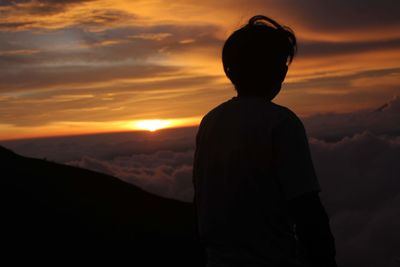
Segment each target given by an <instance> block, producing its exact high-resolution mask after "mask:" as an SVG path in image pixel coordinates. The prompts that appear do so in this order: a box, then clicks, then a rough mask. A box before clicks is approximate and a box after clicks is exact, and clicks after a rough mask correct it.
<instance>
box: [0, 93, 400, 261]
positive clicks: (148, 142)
mask: <svg viewBox="0 0 400 267" xmlns="http://www.w3.org/2000/svg"><path fill="white" fill-rule="evenodd" d="M302 120H303V122H304V125H305V127H306V131H307V134H308V135H309V144H310V149H311V153H312V157H313V162H314V165H315V170H316V172H317V175H318V178H319V180H320V183H321V187H322V192H321V198H322V201H323V203H324V205H325V207H326V209H327V211H328V214H329V215H330V218H331V226H332V230H333V233H334V235H335V239H336V244H337V254H338V256H337V260H338V262H339V266H340V267H356V266H365V267H375V266H382V267H395V266H400V231H399V225H400V208H399V207H400V97H395V98H394V99H392V100H391V101H389V102H388V103H386V104H385V105H383V106H381V107H379V108H371V109H366V110H361V111H357V112H352V113H342V114H332V113H330V114H317V115H313V116H310V117H307V118H303V119H302ZM196 131H197V129H196V128H181V129H167V130H163V131H157V132H153V133H147V132H136V133H115V134H99V135H87V136H76V137H62V138H60V137H59V138H46V139H35V140H18V141H8V142H1V145H4V146H6V147H8V148H10V149H12V150H14V151H15V152H17V153H19V154H22V155H25V156H31V157H36V158H46V159H47V160H51V161H56V162H61V163H65V164H69V165H73V166H79V167H82V168H87V169H91V170H94V171H99V172H103V173H106V174H110V175H113V176H115V177H118V178H120V179H122V180H124V181H126V182H129V183H132V184H135V185H137V186H139V187H141V188H143V189H145V190H147V191H150V192H152V193H155V194H158V195H162V196H165V197H169V198H175V199H178V200H182V201H187V202H190V201H192V199H193V187H192V180H191V179H192V178H191V175H192V162H193V153H194V144H195V142H194V139H195V134H196Z"/></svg>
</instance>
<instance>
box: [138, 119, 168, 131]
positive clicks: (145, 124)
mask: <svg viewBox="0 0 400 267" xmlns="http://www.w3.org/2000/svg"><path fill="white" fill-rule="evenodd" d="M170 124H171V122H170V121H168V120H141V121H137V122H135V123H134V128H136V129H140V130H147V131H150V132H154V131H157V130H159V129H163V128H166V127H168V126H170Z"/></svg>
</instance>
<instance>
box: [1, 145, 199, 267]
mask: <svg viewBox="0 0 400 267" xmlns="http://www.w3.org/2000/svg"><path fill="white" fill-rule="evenodd" d="M0 164H1V165H0V175H1V198H2V199H1V206H2V207H1V219H2V231H1V242H2V251H1V252H0V253H1V254H2V255H8V256H10V255H14V254H15V255H17V257H16V258H14V259H15V260H18V259H23V258H24V257H26V255H27V253H29V254H33V255H35V258H36V259H38V260H43V259H46V258H49V257H50V256H55V255H57V257H58V260H59V261H61V262H62V261H64V260H71V259H75V258H76V259H78V258H80V257H82V256H84V257H85V258H86V259H90V261H91V262H92V263H93V262H102V261H103V260H106V259H107V260H112V261H114V262H115V261H121V260H124V261H127V265H129V266H158V264H162V265H163V266H200V265H201V262H202V260H204V259H203V254H202V253H203V251H202V250H201V249H200V246H199V244H198V243H197V240H196V235H195V231H194V230H195V226H194V225H195V224H194V213H193V209H192V205H191V203H185V202H180V201H177V200H173V199H167V198H162V197H159V196H156V195H153V194H150V193H147V192H145V191H143V190H141V189H140V188H138V187H136V186H134V185H132V184H128V183H125V182H123V181H121V180H119V179H117V178H114V177H111V176H107V175H104V174H100V173H96V172H93V171H89V170H84V169H80V168H76V167H71V166H65V165H61V164H57V163H53V162H48V161H46V160H40V159H33V158H26V157H22V156H19V155H17V154H14V153H13V152H12V151H10V150H7V149H5V148H3V147H0ZM10 257H11V256H10ZM25 259H26V260H28V259H27V258H25ZM55 266H57V264H56V265H55Z"/></svg>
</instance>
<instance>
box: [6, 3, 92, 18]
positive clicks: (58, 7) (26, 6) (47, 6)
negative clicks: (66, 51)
mask: <svg viewBox="0 0 400 267" xmlns="http://www.w3.org/2000/svg"><path fill="white" fill-rule="evenodd" d="M93 1H95V0H9V1H7V0H3V1H0V6H3V7H9V9H8V10H7V11H8V12H12V11H14V10H15V11H18V12H19V13H25V14H31V15H52V14H55V13H60V12H64V11H66V10H67V8H68V7H70V6H73V5H76V4H81V3H85V2H93Z"/></svg>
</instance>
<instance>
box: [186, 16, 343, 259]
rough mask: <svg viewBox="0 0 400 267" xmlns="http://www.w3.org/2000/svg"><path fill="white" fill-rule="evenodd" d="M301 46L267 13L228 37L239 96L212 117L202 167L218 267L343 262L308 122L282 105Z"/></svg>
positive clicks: (201, 199) (197, 162)
mask: <svg viewBox="0 0 400 267" xmlns="http://www.w3.org/2000/svg"><path fill="white" fill-rule="evenodd" d="M296 49H297V45H296V38H295V35H294V33H293V32H292V31H291V30H290V29H289V28H287V27H283V26H281V25H279V24H278V23H277V22H275V21H274V20H272V19H270V18H267V17H265V16H255V17H252V18H251V19H250V20H249V22H248V24H246V25H245V26H244V27H242V28H240V29H239V30H237V31H235V32H234V33H233V34H232V35H231V36H230V37H229V38H228V39H227V40H226V42H225V45H224V47H223V51H222V61H223V66H224V70H225V73H226V75H227V77H228V78H229V79H230V80H231V82H232V83H233V85H234V87H235V89H236V91H237V96H235V97H232V98H231V99H229V100H227V101H226V102H224V103H222V104H220V105H218V106H217V107H215V108H214V109H212V110H211V111H210V112H208V113H207V115H205V116H204V117H203V119H202V121H201V123H200V126H199V129H198V132H197V136H196V151H195V159H194V164H193V184H194V187H195V196H194V203H195V211H196V218H197V221H196V223H197V229H198V237H199V239H200V241H201V243H202V244H203V245H204V247H205V251H206V254H207V261H208V262H207V266H208V267H219V266H221V267H222V266H249V267H250V266H271V267H275V266H321V267H322V266H336V263H335V245H334V239H333V236H332V234H331V231H330V227H329V219H328V216H327V214H326V212H325V210H324V208H323V206H322V204H321V202H320V198H319V195H318V193H319V191H320V186H319V183H318V179H317V177H316V175H315V171H314V167H313V163H312V160H311V156H310V151H309V145H308V140H307V136H306V132H305V129H304V126H303V124H302V122H301V120H300V119H299V118H298V117H297V116H296V115H295V114H294V113H293V112H292V111H291V110H289V109H288V108H286V107H283V106H280V105H277V104H275V103H273V102H272V99H273V98H274V97H275V96H276V95H277V94H278V93H279V91H280V89H281V84H282V82H283V80H284V78H285V76H286V72H287V69H288V65H289V64H290V63H291V61H292V59H293V57H294V55H295V53H296Z"/></svg>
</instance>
